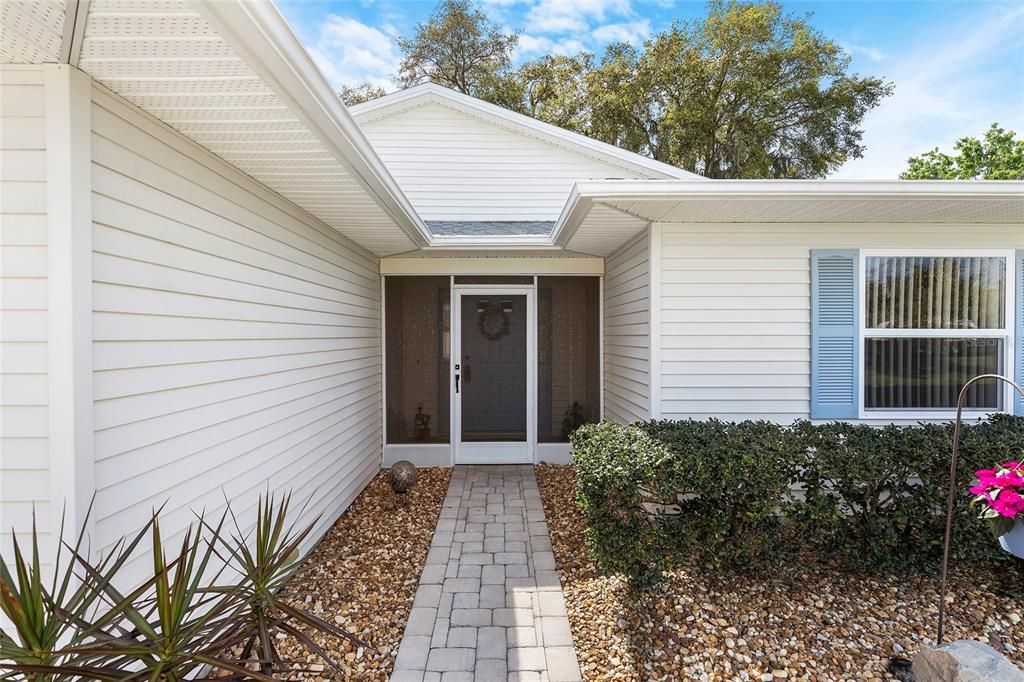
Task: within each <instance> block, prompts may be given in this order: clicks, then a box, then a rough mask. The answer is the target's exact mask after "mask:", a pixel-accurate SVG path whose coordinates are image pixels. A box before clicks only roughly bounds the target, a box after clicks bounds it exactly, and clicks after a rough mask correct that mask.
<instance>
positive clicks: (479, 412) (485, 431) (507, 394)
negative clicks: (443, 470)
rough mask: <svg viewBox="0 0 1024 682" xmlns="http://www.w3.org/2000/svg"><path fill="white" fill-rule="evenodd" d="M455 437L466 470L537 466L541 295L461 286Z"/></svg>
mask: <svg viewBox="0 0 1024 682" xmlns="http://www.w3.org/2000/svg"><path fill="white" fill-rule="evenodd" d="M454 298H455V300H454V301H453V304H454V306H453V308H454V311H455V319H454V322H455V324H454V325H453V329H454V331H455V333H454V334H453V336H454V341H455V344H454V345H455V351H454V353H452V380H453V386H452V400H453V409H452V434H453V436H454V437H453V439H452V440H453V444H454V445H455V448H456V450H455V461H456V463H458V464H510V463H529V462H532V461H533V444H534V443H535V442H536V434H535V428H536V426H535V425H536V420H535V419H534V409H533V396H534V395H535V390H534V381H535V369H534V358H535V357H536V349H535V338H536V332H535V329H534V321H535V319H536V315H535V314H534V291H533V288H532V287H529V288H526V287H524V288H514V287H513V288H508V287H503V288H499V287H466V288H459V287H456V288H455V290H454Z"/></svg>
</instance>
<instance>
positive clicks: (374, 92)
mask: <svg viewBox="0 0 1024 682" xmlns="http://www.w3.org/2000/svg"><path fill="white" fill-rule="evenodd" d="M385 94H387V93H385V92H384V88H382V87H380V86H378V85H374V84H372V83H359V84H358V85H342V86H341V90H339V91H338V97H340V98H341V101H342V102H344V103H345V106H347V107H351V106H354V105H356V104H362V103H363V102H369V101H370V100H371V99H377V98H378V97H383V96H384V95H385Z"/></svg>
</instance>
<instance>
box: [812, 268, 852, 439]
mask: <svg viewBox="0 0 1024 682" xmlns="http://www.w3.org/2000/svg"><path fill="white" fill-rule="evenodd" d="M857 263H858V252H857V250H856V249H816V250H813V251H811V418H812V419H855V418H856V417H857V416H858V412H859V406H860V367H859V362H858V357H859V353H858V352H857V350H858V349H857V344H858V338H857V337H858V336H859V325H858V324H857V310H858V305H857V291H858V287H857V267H858V265H857Z"/></svg>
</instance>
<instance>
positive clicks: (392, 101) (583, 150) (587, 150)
mask: <svg viewBox="0 0 1024 682" xmlns="http://www.w3.org/2000/svg"><path fill="white" fill-rule="evenodd" d="M429 103H437V104H442V105H444V106H448V107H450V108H452V109H455V110H456V111H460V112H462V113H464V114H467V115H469V116H473V117H475V118H480V119H483V120H485V121H488V122H490V123H493V124H494V125H498V126H501V127H503V128H506V129H508V130H511V131H513V132H516V133H519V134H522V135H526V136H529V137H533V138H535V139H539V140H541V141H542V142H547V143H549V144H553V145H555V146H558V147H561V148H563V149H568V150H569V151H572V152H575V153H577V154H583V155H585V156H590V157H591V158H596V159H597V160H599V161H602V162H604V163H611V164H614V165H617V166H622V167H625V168H633V169H639V170H642V171H646V172H649V173H657V174H659V175H663V176H667V177H668V178H672V179H684V180H690V181H693V180H697V181H701V182H703V181H706V180H707V178H705V177H703V176H701V175H697V174H696V173H691V172H689V171H685V170H683V169H682V168H677V167H675V166H671V165H669V164H667V163H662V162H661V161H656V160H654V159H650V158H647V157H646V156H641V155H640V154H637V153H635V152H631V151H627V150H625V149H620V148H619V147H616V146H615V145H611V144H607V143H605V142H600V141H598V140H595V139H592V138H589V137H587V136H586V135H580V134H579V133H575V132H572V131H571V130H566V129H564V128H559V127H558V126H555V125H552V124H550V123H544V122H543V121H538V120H537V119H535V118H530V117H529V116H525V115H523V114H520V113H518V112H515V111H512V110H510V109H506V108H504V107H500V106H498V105H496V104H491V103H490V102H485V101H483V100H481V99H477V98H475V97H470V96H469V95H466V94H463V93H461V92H458V91H456V90H452V89H450V88H446V87H444V86H441V85H437V84H436V83H424V84H422V85H416V86H413V87H411V88H407V89H405V90H399V91H398V92H393V93H391V94H388V95H384V96H383V97H378V98H377V99H373V100H370V101H368V102H363V103H362V104H357V105H355V106H353V107H351V112H352V115H353V117H354V118H355V119H356V120H357V121H359V122H360V123H367V122H369V121H375V120H378V119H381V118H386V117H387V116H393V115H395V114H398V113H400V112H403V111H406V110H408V109H411V108H414V107H417V106H423V105H425V104H429Z"/></svg>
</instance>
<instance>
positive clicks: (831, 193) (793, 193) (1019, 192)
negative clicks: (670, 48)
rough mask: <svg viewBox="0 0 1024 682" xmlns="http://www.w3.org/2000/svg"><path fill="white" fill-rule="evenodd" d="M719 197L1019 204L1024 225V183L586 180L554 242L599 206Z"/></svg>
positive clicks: (563, 242)
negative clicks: (959, 201) (963, 201)
mask: <svg viewBox="0 0 1024 682" xmlns="http://www.w3.org/2000/svg"><path fill="white" fill-rule="evenodd" d="M716 198H717V199H724V198H731V199H735V200H737V201H743V200H745V199H796V200H801V199H803V200H822V199H876V200H906V199H961V200H972V199H979V200H990V201H991V200H995V201H1020V202H1021V221H1022V222H1024V182H1021V181H1019V180H711V181H708V182H700V183H695V182H688V181H685V180H682V181H681V180H585V181H580V182H577V183H576V184H574V185H573V188H572V191H571V192H570V193H569V197H568V199H567V200H566V202H565V206H564V207H563V208H562V213H561V215H559V217H558V221H557V222H556V223H555V226H554V227H553V228H552V230H551V238H552V243H553V244H555V245H557V246H561V247H562V248H565V247H566V246H567V244H568V242H569V240H570V239H572V236H573V234H575V232H576V230H577V228H578V227H579V225H580V223H582V222H583V219H584V218H586V216H587V214H588V213H589V212H590V209H591V207H592V206H593V204H594V203H595V202H598V201H630V200H633V201H644V200H652V199H653V200H656V199H666V200H672V199H677V200H679V201H685V200H688V199H716ZM649 222H650V221H649Z"/></svg>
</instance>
